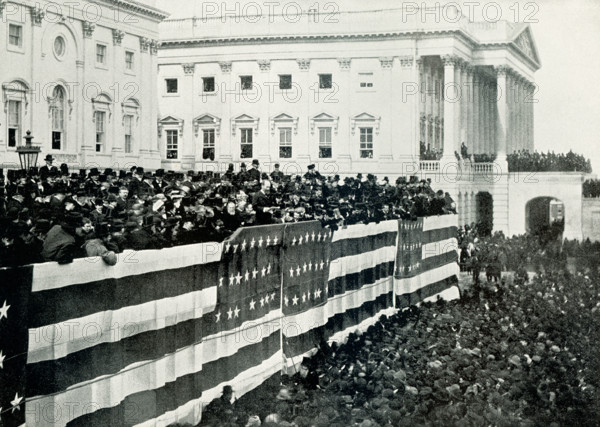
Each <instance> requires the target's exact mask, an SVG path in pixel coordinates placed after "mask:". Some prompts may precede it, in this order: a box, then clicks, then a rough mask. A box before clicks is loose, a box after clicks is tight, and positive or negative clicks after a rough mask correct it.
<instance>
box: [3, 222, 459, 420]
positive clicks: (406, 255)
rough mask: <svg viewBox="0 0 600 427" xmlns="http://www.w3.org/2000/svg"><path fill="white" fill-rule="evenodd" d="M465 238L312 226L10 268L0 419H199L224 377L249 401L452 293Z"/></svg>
mask: <svg viewBox="0 0 600 427" xmlns="http://www.w3.org/2000/svg"><path fill="white" fill-rule="evenodd" d="M455 233H456V216H440V217H433V218H424V219H422V220H419V221H416V222H407V223H405V222H404V221H395V220H394V221H385V222H381V223H379V224H368V225H362V224H358V225H352V226H348V227H347V228H344V229H340V230H336V231H335V232H332V231H331V230H329V229H324V228H322V227H321V224H320V223H318V222H307V223H297V224H285V225H283V224H282V225H272V226H264V227H251V228H245V229H241V230H238V231H237V232H236V233H235V234H234V235H233V236H231V237H230V238H229V239H228V240H227V241H225V242H223V243H222V244H219V243H204V244H198V245H189V246H179V247H175V248H169V249H163V250H151V251H142V252H134V251H125V252H124V253H123V254H120V255H119V262H118V263H117V265H115V266H113V267H108V266H105V265H104V264H103V262H102V261H101V260H100V259H99V258H89V259H78V260H75V261H74V262H73V263H72V264H68V265H57V264H56V263H45V264H36V265H33V266H26V267H21V268H16V269H0V281H1V282H2V285H3V286H1V287H0V380H1V381H2V384H3V388H2V390H1V391H0V407H2V409H1V413H0V421H1V422H2V423H3V425H20V424H23V423H27V425H41V426H66V425H69V426H71V425H82V426H96V425H97V426H104V425H144V426H156V425H167V424H169V423H173V422H180V423H190V424H196V423H197V422H198V421H199V420H200V418H201V411H202V408H203V406H204V405H206V404H207V403H209V402H210V401H211V400H212V399H214V398H215V397H218V396H219V395H220V393H221V389H222V387H223V386H224V385H225V384H231V385H233V388H234V390H235V395H236V396H238V397H239V396H241V395H242V394H244V393H246V392H247V391H249V390H251V389H252V388H254V387H256V386H258V385H259V384H261V383H262V382H263V381H264V380H265V379H266V378H268V377H269V376H271V375H273V374H274V373H276V372H278V371H280V370H282V369H283V370H284V371H287V372H292V373H293V370H294V369H295V367H296V366H297V364H298V363H299V362H300V361H301V360H302V357H303V356H305V355H310V354H311V353H312V352H314V349H315V346H316V345H317V344H318V343H319V342H321V341H323V340H326V341H339V340H343V339H344V338H345V336H347V335H348V334H349V333H350V332H352V331H354V330H356V329H357V328H366V327H367V326H368V325H370V324H372V323H374V322H375V321H376V320H377V319H378V317H379V316H381V315H382V314H391V313H393V312H394V311H395V310H396V309H398V308H403V307H406V306H408V305H409V304H415V303H418V302H420V301H422V300H424V299H427V298H431V297H433V296H435V295H439V294H444V295H450V296H453V295H452V294H455V293H456V292H455V291H453V289H454V284H455V282H456V275H457V273H458V265H457V263H456V239H455V237H454V236H455ZM408 267H411V268H410V269H409V268H408ZM3 303H4V305H2V304H3ZM282 362H283V363H282ZM6 385H8V386H6Z"/></svg>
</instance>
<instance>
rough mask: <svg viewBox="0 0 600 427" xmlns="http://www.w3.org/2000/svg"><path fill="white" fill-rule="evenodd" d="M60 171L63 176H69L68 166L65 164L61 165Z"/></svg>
mask: <svg viewBox="0 0 600 427" xmlns="http://www.w3.org/2000/svg"><path fill="white" fill-rule="evenodd" d="M60 171H61V173H62V174H63V175H68V174H69V166H68V165H67V164H66V163H61V165H60Z"/></svg>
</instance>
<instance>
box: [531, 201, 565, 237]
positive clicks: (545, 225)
mask: <svg viewBox="0 0 600 427" xmlns="http://www.w3.org/2000/svg"><path fill="white" fill-rule="evenodd" d="M525 220H526V227H527V232H528V233H531V234H533V235H536V236H539V237H540V238H542V240H543V241H545V242H550V241H553V240H557V239H562V235H563V232H564V231H565V205H564V203H563V202H561V201H560V200H558V199H556V198H554V197H536V198H535V199H531V200H530V201H529V202H527V205H526V206H525Z"/></svg>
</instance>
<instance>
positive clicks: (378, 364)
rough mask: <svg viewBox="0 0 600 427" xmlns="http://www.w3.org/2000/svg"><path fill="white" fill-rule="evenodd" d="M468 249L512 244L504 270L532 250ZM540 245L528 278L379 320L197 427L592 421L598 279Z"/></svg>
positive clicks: (582, 247) (597, 367) (597, 376)
mask: <svg viewBox="0 0 600 427" xmlns="http://www.w3.org/2000/svg"><path fill="white" fill-rule="evenodd" d="M520 245H523V248H521V246H520ZM538 246H539V245H538ZM566 246H567V244H565V248H566ZM568 246H569V247H570V249H569V250H570V251H574V252H580V251H586V250H589V249H590V248H589V247H588V246H586V244H581V243H578V242H570V243H569V245H568ZM479 247H480V250H481V251H482V252H494V251H497V250H499V249H501V250H503V251H506V252H507V253H511V252H512V251H514V250H515V249H517V251H518V253H517V254H514V257H507V260H506V266H507V267H508V268H509V269H512V268H514V266H518V265H520V262H519V261H518V260H516V259H515V258H516V257H517V256H518V255H522V254H523V253H526V252H527V250H528V249H527V248H529V249H533V248H535V247H536V244H535V241H534V240H531V239H530V238H529V237H528V236H518V237H514V238H512V239H504V238H502V236H500V235H498V236H495V237H494V238H493V239H490V240H488V241H486V242H485V243H484V242H480V243H479ZM538 249H540V248H539V247H538ZM546 249H547V250H545V251H542V252H540V253H539V261H540V263H541V265H542V266H543V267H544V268H543V270H540V271H538V272H537V274H535V275H532V277H519V276H518V275H517V274H516V273H515V274H514V275H513V274H505V275H504V276H503V278H502V280H501V281H499V282H497V283H495V282H493V281H492V282H490V283H487V282H484V283H482V284H480V286H475V284H473V285H471V286H466V287H465V288H463V291H462V297H461V299H460V300H455V301H451V302H443V301H438V302H436V303H423V304H422V305H421V306H420V308H416V307H411V308H410V309H409V310H407V311H404V312H400V313H399V314H396V315H393V316H391V317H385V316H383V317H382V318H381V319H380V321H379V322H378V323H376V324H375V325H373V326H370V327H369V328H368V329H367V330H366V332H364V333H360V332H356V333H352V334H350V336H349V337H348V339H347V341H346V342H345V343H343V344H340V345H337V344H335V343H333V344H331V345H330V344H327V343H325V342H322V343H321V344H320V345H319V346H318V352H317V354H316V355H315V356H314V357H312V358H311V359H310V360H305V361H303V363H302V366H301V367H300V369H299V370H298V372H297V373H296V374H294V375H292V376H291V377H289V376H285V375H283V376H280V375H275V376H274V377H272V378H271V379H270V380H269V381H267V382H266V383H265V384H263V385H262V386H261V387H259V388H258V389H256V390H255V391H253V392H250V393H248V394H246V395H245V396H243V397H241V398H240V399H238V400H236V401H233V400H227V399H228V398H230V397H231V395H230V394H227V395H226V396H227V397H226V398H225V400H226V402H223V399H221V402H220V404H217V405H215V404H211V405H209V408H207V412H206V416H205V418H204V419H203V421H202V423H201V425H207V426H259V425H262V426H296V427H304V426H306V427H308V426H323V427H325V426H331V427H338V426H339V427H342V426H350V425H358V426H362V427H378V426H407V427H408V426H414V425H419V426H446V425H448V426H450V425H466V426H480V425H494V426H496V425H498V426H513V425H548V426H562V425H581V426H596V425H597V423H598V420H599V419H600V405H598V402H599V400H598V399H599V395H598V390H599V387H600V359H599V358H598V347H597V345H598V344H597V343H598V342H599V340H600V294H599V293H598V287H597V277H596V278H594V277H591V276H588V274H587V272H586V271H584V270H580V269H579V268H577V269H576V270H575V271H572V272H571V271H570V269H569V268H566V266H565V264H564V262H562V261H561V260H560V259H558V260H557V258H556V253H555V252H553V250H554V248H546ZM598 249H600V248H599V247H598V246H597V247H596V249H595V250H596V256H598V255H599V254H600V253H599V252H598ZM597 259H598V258H596V267H597V266H598V262H597ZM557 261H558V262H557ZM215 407H218V408H221V409H223V408H225V410H222V411H220V412H217V411H215Z"/></svg>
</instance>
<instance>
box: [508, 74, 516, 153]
mask: <svg viewBox="0 0 600 427" xmlns="http://www.w3.org/2000/svg"><path fill="white" fill-rule="evenodd" d="M513 89H514V79H513V73H512V70H511V69H509V70H508V72H507V73H506V98H507V109H508V123H507V125H506V154H510V153H512V152H514V151H515V145H514V141H515V109H514V102H515V97H514V91H513Z"/></svg>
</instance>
